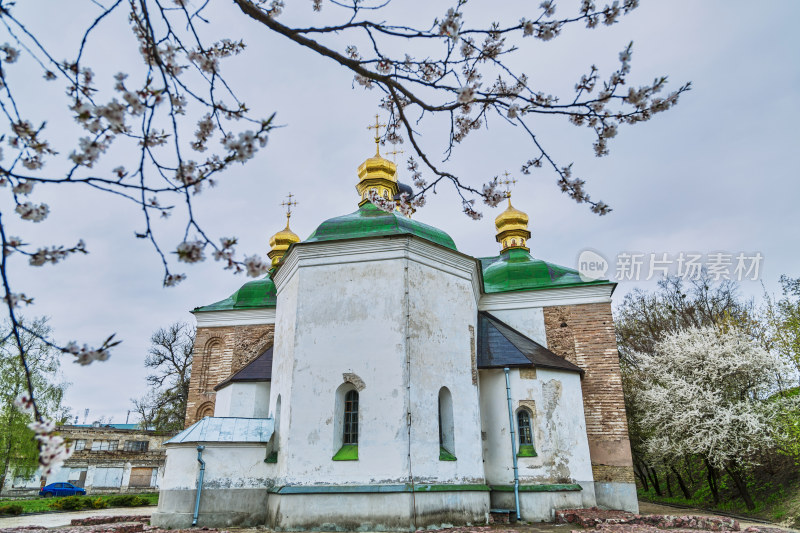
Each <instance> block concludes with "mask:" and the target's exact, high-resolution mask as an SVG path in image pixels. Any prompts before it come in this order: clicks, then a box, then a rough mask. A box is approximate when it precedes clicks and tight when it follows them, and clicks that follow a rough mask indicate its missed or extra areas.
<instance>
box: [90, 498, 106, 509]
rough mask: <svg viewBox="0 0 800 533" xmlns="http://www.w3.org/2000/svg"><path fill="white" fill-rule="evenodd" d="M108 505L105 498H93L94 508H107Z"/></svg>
mask: <svg viewBox="0 0 800 533" xmlns="http://www.w3.org/2000/svg"><path fill="white" fill-rule="evenodd" d="M107 507H108V502H107V501H106V500H104V499H103V498H95V499H94V500H92V509H105V508H107Z"/></svg>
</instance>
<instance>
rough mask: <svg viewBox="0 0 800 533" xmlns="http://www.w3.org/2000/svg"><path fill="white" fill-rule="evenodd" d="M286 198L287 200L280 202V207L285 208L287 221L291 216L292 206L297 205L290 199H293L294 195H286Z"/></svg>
mask: <svg viewBox="0 0 800 533" xmlns="http://www.w3.org/2000/svg"><path fill="white" fill-rule="evenodd" d="M286 197H287V198H288V200H287V201H285V202H281V205H282V206H285V207H286V218H287V219H289V217H291V216H292V206H295V205H297V201H292V198H294V194H292V193H289V194H287V195H286Z"/></svg>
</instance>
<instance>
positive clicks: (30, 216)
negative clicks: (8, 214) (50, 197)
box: [15, 202, 50, 222]
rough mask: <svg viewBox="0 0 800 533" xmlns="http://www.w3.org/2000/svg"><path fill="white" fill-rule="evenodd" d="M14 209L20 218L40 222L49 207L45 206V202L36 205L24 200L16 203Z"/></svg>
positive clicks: (48, 210)
mask: <svg viewBox="0 0 800 533" xmlns="http://www.w3.org/2000/svg"><path fill="white" fill-rule="evenodd" d="M15 211H16V212H17V213H19V216H20V217H21V218H22V220H30V221H32V222H41V221H42V220H44V219H45V218H47V214H48V213H49V212H50V208H49V207H47V204H39V205H36V204H33V203H31V202H25V203H22V204H18V205H17V207H16V209H15Z"/></svg>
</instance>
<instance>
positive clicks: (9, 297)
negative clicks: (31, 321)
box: [3, 292, 33, 307]
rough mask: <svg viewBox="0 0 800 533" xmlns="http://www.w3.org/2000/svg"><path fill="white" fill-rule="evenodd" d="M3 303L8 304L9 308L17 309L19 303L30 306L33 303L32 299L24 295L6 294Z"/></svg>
mask: <svg viewBox="0 0 800 533" xmlns="http://www.w3.org/2000/svg"><path fill="white" fill-rule="evenodd" d="M3 301H4V302H6V303H8V304H10V305H11V307H17V306H19V304H20V303H24V304H25V305H30V304H32V303H33V298H28V297H27V296H25V293H13V292H12V293H7V294H6V295H5V296H3Z"/></svg>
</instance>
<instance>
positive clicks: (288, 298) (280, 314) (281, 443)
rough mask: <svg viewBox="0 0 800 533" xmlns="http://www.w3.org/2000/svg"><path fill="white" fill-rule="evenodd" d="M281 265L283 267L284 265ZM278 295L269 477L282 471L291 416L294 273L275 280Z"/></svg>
mask: <svg viewBox="0 0 800 533" xmlns="http://www.w3.org/2000/svg"><path fill="white" fill-rule="evenodd" d="M284 268H285V267H284ZM276 285H277V289H278V298H277V306H276V318H275V344H274V347H273V352H272V354H273V355H272V383H271V387H270V400H269V413H270V414H269V416H270V417H271V418H275V415H276V410H275V404H276V402H277V399H278V397H280V398H281V412H280V420H278V419H277V418H276V419H275V433H274V434H273V436H272V448H273V449H275V448H277V450H278V462H277V464H271V465H268V466H270V467H272V468H271V470H272V472H273V476H275V477H276V478H280V477H281V476H283V475H284V474H285V472H286V454H285V453H283V452H284V450H286V449H287V440H288V428H289V417H290V415H291V408H292V406H291V402H290V396H291V395H290V392H291V390H292V384H293V383H294V376H293V369H294V352H295V338H294V337H295V331H296V324H295V319H296V316H297V290H298V287H299V276H298V275H297V273H295V275H293V276H291V277H290V278H288V279H286V280H283V279H281V280H280V283H276Z"/></svg>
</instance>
